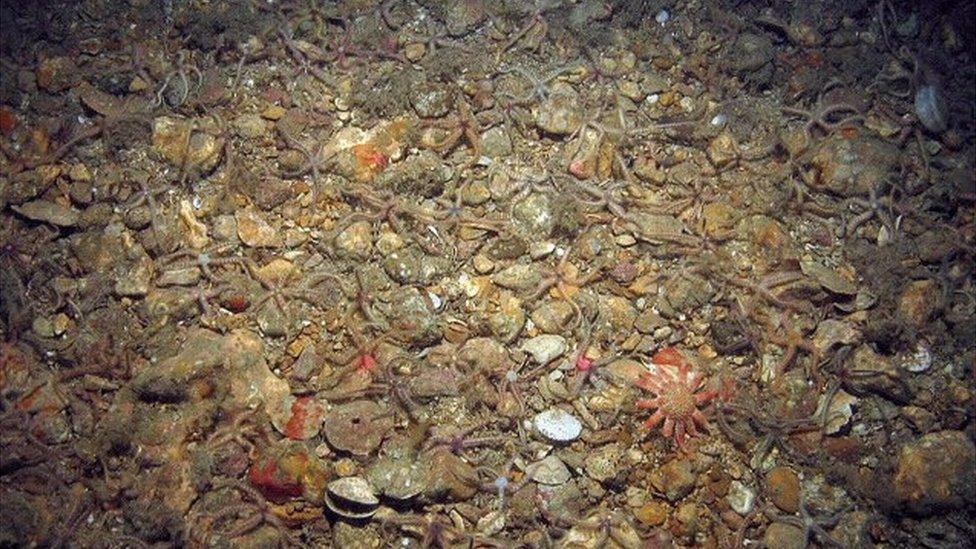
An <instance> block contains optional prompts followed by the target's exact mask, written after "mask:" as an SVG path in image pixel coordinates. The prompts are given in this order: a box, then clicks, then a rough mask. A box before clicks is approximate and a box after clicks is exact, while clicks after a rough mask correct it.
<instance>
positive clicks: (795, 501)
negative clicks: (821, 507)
mask: <svg viewBox="0 0 976 549" xmlns="http://www.w3.org/2000/svg"><path fill="white" fill-rule="evenodd" d="M766 495H767V496H769V499H770V500H771V501H772V502H773V505H775V506H776V507H779V508H780V509H781V510H783V511H785V512H787V513H796V512H797V511H799V510H800V479H799V477H797V476H796V473H794V472H793V471H792V470H791V469H790V468H789V467H774V468H773V469H772V470H771V471H769V473H767V474H766Z"/></svg>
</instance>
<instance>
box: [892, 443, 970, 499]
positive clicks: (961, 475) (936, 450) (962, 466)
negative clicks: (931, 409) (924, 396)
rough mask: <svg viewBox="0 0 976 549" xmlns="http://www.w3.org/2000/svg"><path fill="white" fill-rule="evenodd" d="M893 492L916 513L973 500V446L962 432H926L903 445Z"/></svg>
mask: <svg viewBox="0 0 976 549" xmlns="http://www.w3.org/2000/svg"><path fill="white" fill-rule="evenodd" d="M893 487H894V493H895V496H896V498H897V500H898V501H899V502H900V503H901V504H902V505H904V506H905V507H906V508H907V510H908V511H909V512H911V513H913V514H915V515H919V516H931V515H934V514H937V513H942V512H945V511H950V510H953V509H959V508H962V507H964V506H966V505H972V504H973V503H974V502H976V446H974V445H973V441H972V440H970V438H969V437H968V436H967V435H966V434H965V433H963V432H962V431H939V432H935V433H929V434H927V435H925V436H923V437H921V438H919V439H918V440H916V441H914V442H911V443H909V444H906V445H905V446H904V447H902V449H901V452H900V453H899V456H898V465H897V469H896V472H895V476H894V486H893Z"/></svg>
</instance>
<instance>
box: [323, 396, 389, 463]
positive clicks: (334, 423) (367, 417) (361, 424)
mask: <svg viewBox="0 0 976 549" xmlns="http://www.w3.org/2000/svg"><path fill="white" fill-rule="evenodd" d="M393 425H394V418H393V416H392V415H390V414H389V412H388V411H387V410H386V409H385V408H384V407H383V406H381V405H380V404H378V403H376V402H373V401H369V400H357V401H353V402H350V403H348V404H343V405H341V406H337V407H335V408H333V409H332V410H331V411H330V412H329V413H328V414H326V420H325V422H324V425H323V427H324V428H323V431H324V432H325V438H326V440H328V441H329V444H331V445H332V446H333V447H334V448H336V449H337V450H341V451H344V452H349V453H351V454H353V455H356V456H368V455H369V454H370V453H372V452H373V451H374V450H376V449H377V448H379V446H380V443H381V442H383V438H384V437H385V436H386V433H387V432H389V430H390V429H391V428H392V427H393Z"/></svg>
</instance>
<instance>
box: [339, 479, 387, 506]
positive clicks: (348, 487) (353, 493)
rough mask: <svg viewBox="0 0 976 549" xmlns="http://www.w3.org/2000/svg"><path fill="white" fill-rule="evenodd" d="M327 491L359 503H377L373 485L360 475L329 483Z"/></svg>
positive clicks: (378, 502)
mask: <svg viewBox="0 0 976 549" xmlns="http://www.w3.org/2000/svg"><path fill="white" fill-rule="evenodd" d="M329 493H330V494H332V495H333V496H335V497H337V498H341V499H344V500H346V501H350V502H352V503H356V504H359V505H379V504H380V500H379V499H377V497H376V494H375V493H374V491H373V487H372V486H371V485H370V484H369V482H367V481H366V479H364V478H362V477H344V478H340V479H337V480H333V481H332V482H330V483H329Z"/></svg>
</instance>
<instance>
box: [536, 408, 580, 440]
mask: <svg viewBox="0 0 976 549" xmlns="http://www.w3.org/2000/svg"><path fill="white" fill-rule="evenodd" d="M532 424H533V425H534V426H535V428H536V430H537V431H539V434H541V435H542V436H544V437H546V438H547V439H549V441H550V442H572V441H574V440H576V439H577V438H579V436H580V433H582V432H583V424H582V423H580V420H578V419H576V416H574V415H573V414H570V413H569V412H566V411H564V410H561V409H559V408H550V409H548V410H546V411H544V412H539V413H538V414H536V416H535V417H534V418H533V419H532Z"/></svg>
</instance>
